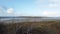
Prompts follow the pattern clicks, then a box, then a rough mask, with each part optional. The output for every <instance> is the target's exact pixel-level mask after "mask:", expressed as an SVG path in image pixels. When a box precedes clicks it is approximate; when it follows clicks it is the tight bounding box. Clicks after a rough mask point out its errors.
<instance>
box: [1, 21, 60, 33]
mask: <svg viewBox="0 0 60 34" xmlns="http://www.w3.org/2000/svg"><path fill="white" fill-rule="evenodd" d="M0 25H1V26H0V32H3V34H5V33H6V34H60V21H40V22H19V23H9V24H4V25H3V26H2V24H0ZM2 28H3V29H4V30H3V29H2ZM1 30H2V31H1Z"/></svg>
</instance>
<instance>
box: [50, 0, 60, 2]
mask: <svg viewBox="0 0 60 34" xmlns="http://www.w3.org/2000/svg"><path fill="white" fill-rule="evenodd" d="M49 1H50V2H58V1H59V0H49Z"/></svg>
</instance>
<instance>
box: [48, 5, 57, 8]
mask: <svg viewBox="0 0 60 34" xmlns="http://www.w3.org/2000/svg"><path fill="white" fill-rule="evenodd" d="M49 7H50V8H57V7H58V5H57V4H49Z"/></svg>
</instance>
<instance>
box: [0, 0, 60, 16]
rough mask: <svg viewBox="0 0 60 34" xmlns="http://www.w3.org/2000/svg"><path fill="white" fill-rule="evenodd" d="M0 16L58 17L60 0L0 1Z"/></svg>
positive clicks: (59, 14)
mask: <svg viewBox="0 0 60 34" xmlns="http://www.w3.org/2000/svg"><path fill="white" fill-rule="evenodd" d="M0 16H48V17H60V0H0Z"/></svg>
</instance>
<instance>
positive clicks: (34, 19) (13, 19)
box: [0, 18, 60, 23]
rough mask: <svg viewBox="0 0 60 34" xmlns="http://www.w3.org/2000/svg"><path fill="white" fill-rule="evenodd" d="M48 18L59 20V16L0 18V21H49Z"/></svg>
mask: <svg viewBox="0 0 60 34" xmlns="http://www.w3.org/2000/svg"><path fill="white" fill-rule="evenodd" d="M49 20H60V18H2V19H0V21H1V22H6V23H8V22H13V21H14V22H26V21H30V22H32V21H49Z"/></svg>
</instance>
